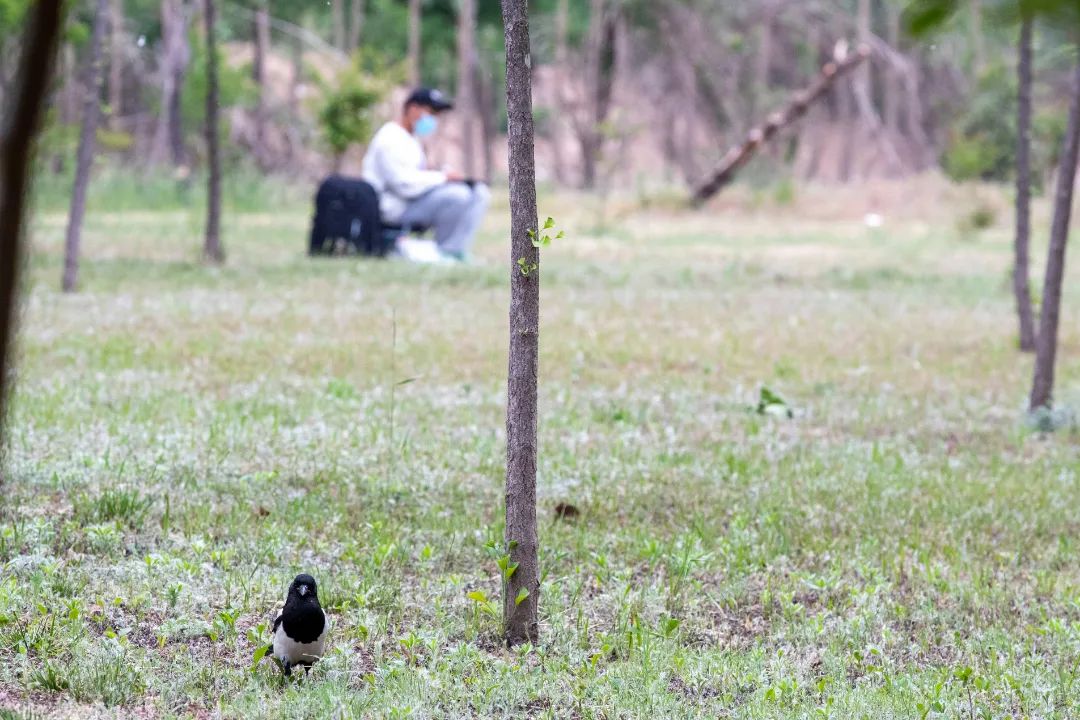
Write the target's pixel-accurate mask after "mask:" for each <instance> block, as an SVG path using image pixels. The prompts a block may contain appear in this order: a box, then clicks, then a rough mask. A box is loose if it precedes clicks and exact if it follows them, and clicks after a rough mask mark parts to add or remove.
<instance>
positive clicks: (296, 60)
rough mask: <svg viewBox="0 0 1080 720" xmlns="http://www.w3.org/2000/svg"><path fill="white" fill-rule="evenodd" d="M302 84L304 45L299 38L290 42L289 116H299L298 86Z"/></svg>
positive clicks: (294, 117) (295, 117)
mask: <svg viewBox="0 0 1080 720" xmlns="http://www.w3.org/2000/svg"><path fill="white" fill-rule="evenodd" d="M303 83H304V45H303V43H302V42H301V40H300V38H293V41H292V80H291V82H290V83H289V116H290V117H292V118H293V120H295V119H297V118H298V117H299V115H300V86H301V85H302V84H303Z"/></svg>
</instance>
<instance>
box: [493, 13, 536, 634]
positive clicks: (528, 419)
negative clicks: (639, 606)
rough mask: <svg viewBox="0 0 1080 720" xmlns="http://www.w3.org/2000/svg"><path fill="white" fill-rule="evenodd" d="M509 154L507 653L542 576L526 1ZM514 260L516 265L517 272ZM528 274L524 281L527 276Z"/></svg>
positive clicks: (513, 62)
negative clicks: (512, 568) (510, 567)
mask: <svg viewBox="0 0 1080 720" xmlns="http://www.w3.org/2000/svg"><path fill="white" fill-rule="evenodd" d="M502 13H503V27H504V29H505V38H506V107H507V118H508V122H509V141H508V142H509V148H510V235H511V240H510V245H511V253H510V367H509V381H508V388H507V405H506V544H507V547H508V549H509V553H510V560H511V562H512V563H516V564H517V565H516V567H517V569H516V570H515V571H514V572H513V573H511V574H510V577H509V578H505V577H504V580H503V630H504V633H505V639H506V642H507V644H508V645H517V644H520V643H525V642H536V641H537V640H538V639H539V635H540V627H539V621H538V616H537V608H538V604H539V600H540V568H539V560H538V558H537V550H538V547H537V546H538V544H539V539H538V536H537V531H536V425H537V413H536V399H537V398H536V396H537V376H538V371H539V349H540V270H539V263H540V254H539V252H538V251H537V249H536V248H535V247H533V244H532V240H531V238H530V236H529V233H530V231H533V232H535V231H537V229H538V223H537V212H536V159H535V156H534V147H533V141H534V128H533V113H532V70H531V67H530V65H531V62H530V58H531V52H530V40H529V11H528V1H527V0H502ZM519 260H521V263H520V264H519ZM526 272H527V274H526Z"/></svg>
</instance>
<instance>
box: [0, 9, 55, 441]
mask: <svg viewBox="0 0 1080 720" xmlns="http://www.w3.org/2000/svg"><path fill="white" fill-rule="evenodd" d="M62 24H63V0H37V2H34V3H32V4H31V5H30V7H29V9H28V10H27V15H26V18H25V20H24V27H25V28H26V30H25V35H24V42H23V43H22V54H21V56H20V60H19V66H18V72H17V74H16V75H15V77H14V83H13V90H12V92H11V93H10V94H9V95H7V96H6V97H5V101H6V103H7V104H6V105H5V107H4V110H5V111H6V112H7V113H10V114H8V115H6V116H5V123H4V124H3V125H0V133H2V135H0V428H2V427H3V426H4V425H5V419H6V418H7V403H6V402H5V401H6V398H7V393H6V390H7V377H8V374H7V367H8V356H9V354H10V347H11V337H12V335H13V334H14V332H13V328H14V326H15V306H16V294H17V290H18V284H19V271H20V269H21V267H22V259H21V255H22V253H21V245H22V237H23V224H24V223H23V221H24V215H25V210H26V196H27V191H28V188H29V185H30V158H31V155H32V151H33V149H34V139H35V137H36V136H37V134H38V132H40V130H41V120H42V117H43V115H44V105H45V98H46V97H47V96H48V89H49V85H50V83H51V82H52V79H53V66H54V65H55V62H56V48H57V45H58V44H59V39H60V29H61V25H62ZM0 440H2V438H0Z"/></svg>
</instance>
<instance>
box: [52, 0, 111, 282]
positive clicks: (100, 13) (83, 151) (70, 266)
mask: <svg viewBox="0 0 1080 720" xmlns="http://www.w3.org/2000/svg"><path fill="white" fill-rule="evenodd" d="M108 24H109V0H98V1H97V11H96V12H95V14H94V29H93V32H92V33H91V35H90V47H89V48H87V58H86V75H85V77H84V80H83V88H84V92H85V93H86V98H85V101H84V103H83V119H82V133H81V135H80V136H79V152H78V155H77V156H76V160H75V163H76V164H75V187H74V188H73V189H72V191H71V212H70V213H69V214H68V226H67V238H66V241H65V243H64V278H63V289H64V292H74V291H75V286H76V284H77V283H78V280H79V241H80V239H81V236H82V224H83V216H84V215H85V214H86V191H87V188H88V187H89V185H90V169H91V167H92V166H93V164H94V152H95V149H96V148H95V145H96V144H97V130H98V124H99V123H100V122H101V75H102V73H101V56H102V48H101V46H102V45H103V44H104V42H105V28H106V27H107V26H108Z"/></svg>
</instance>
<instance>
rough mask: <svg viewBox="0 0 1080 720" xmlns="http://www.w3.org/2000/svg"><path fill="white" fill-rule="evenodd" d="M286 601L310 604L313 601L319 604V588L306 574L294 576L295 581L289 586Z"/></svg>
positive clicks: (313, 579)
mask: <svg viewBox="0 0 1080 720" xmlns="http://www.w3.org/2000/svg"><path fill="white" fill-rule="evenodd" d="M287 599H288V600H292V601H294V602H305V601H306V602H310V601H312V600H314V601H315V602H316V603H317V602H319V588H318V586H317V585H316V584H315V578H313V577H311V576H310V575H308V574H306V573H302V574H300V575H297V576H296V579H295V580H293V581H292V585H290V586H289V597H288V598H287Z"/></svg>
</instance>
